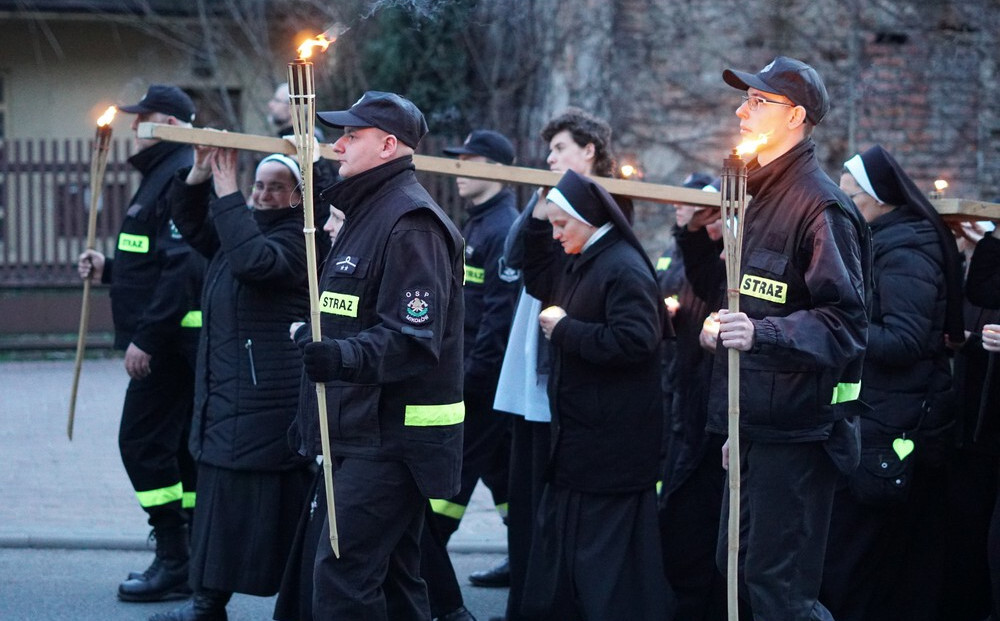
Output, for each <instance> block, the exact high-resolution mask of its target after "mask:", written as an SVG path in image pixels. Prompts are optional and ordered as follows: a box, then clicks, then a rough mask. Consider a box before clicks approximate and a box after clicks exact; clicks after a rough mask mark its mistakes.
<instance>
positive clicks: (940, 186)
mask: <svg viewBox="0 0 1000 621" xmlns="http://www.w3.org/2000/svg"><path fill="white" fill-rule="evenodd" d="M934 189H935V190H937V191H938V192H944V191H945V190H946V189H948V182H947V181H945V180H944V179H937V180H935V181H934Z"/></svg>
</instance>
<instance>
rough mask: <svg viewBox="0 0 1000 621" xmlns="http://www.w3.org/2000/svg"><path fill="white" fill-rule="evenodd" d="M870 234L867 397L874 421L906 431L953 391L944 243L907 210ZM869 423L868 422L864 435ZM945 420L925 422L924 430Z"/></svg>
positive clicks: (877, 222) (887, 217)
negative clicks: (946, 339)
mask: <svg viewBox="0 0 1000 621" xmlns="http://www.w3.org/2000/svg"><path fill="white" fill-rule="evenodd" d="M871 229H872V251H873V252H872V258H873V266H874V270H873V275H874V281H875V287H874V290H873V296H872V318H871V323H870V324H869V327H868V351H867V355H866V357H865V366H864V372H863V374H862V381H861V399H862V401H864V402H865V403H867V404H868V405H870V406H871V407H872V409H873V410H874V412H873V413H872V414H871V418H874V419H877V420H878V421H879V422H881V423H882V424H884V425H887V426H889V427H892V428H894V429H893V431H894V432H895V431H897V430H902V431H906V430H910V429H913V428H915V427H916V426H917V425H918V423H920V422H921V417H922V414H923V412H924V404H925V402H926V403H930V402H932V401H933V400H934V399H936V398H940V397H941V396H942V395H943V394H944V393H945V392H946V391H947V390H948V389H949V388H950V387H951V370H950V367H949V359H948V353H947V350H946V348H945V342H944V318H945V303H946V291H945V282H944V280H945V279H944V268H943V258H942V256H941V243H940V241H939V238H938V235H937V232H936V231H935V229H934V227H933V225H932V224H931V223H930V222H928V221H927V220H925V219H924V218H922V217H920V216H919V215H917V214H915V213H913V212H912V211H910V210H908V209H907V208H906V207H899V208H897V209H894V210H893V211H890V212H889V213H887V214H884V215H882V216H879V217H878V218H876V219H874V220H873V221H872V222H871ZM942 414H943V413H942ZM869 420H870V418H867V417H866V418H864V419H862V435H863V436H864V435H866V432H867V431H868V430H867V429H866V427H867V425H866V423H868V422H869ZM946 422H947V421H943V420H928V419H926V418H925V419H924V421H923V425H922V427H923V428H924V429H925V430H926V429H930V428H933V427H939V426H941V425H942V424H944V423H946Z"/></svg>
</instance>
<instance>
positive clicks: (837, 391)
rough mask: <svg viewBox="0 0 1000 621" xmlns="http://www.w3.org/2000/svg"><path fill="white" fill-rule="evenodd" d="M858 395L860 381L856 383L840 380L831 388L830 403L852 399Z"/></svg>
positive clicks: (859, 393) (859, 392)
mask: <svg viewBox="0 0 1000 621" xmlns="http://www.w3.org/2000/svg"><path fill="white" fill-rule="evenodd" d="M859 396H861V382H858V383H856V384H854V383H848V382H841V383H839V384H837V385H836V386H835V387H834V388H833V400H832V401H830V404H831V405H832V404H834V403H844V402H845V401H854V400H855V399H857V398H858V397H859Z"/></svg>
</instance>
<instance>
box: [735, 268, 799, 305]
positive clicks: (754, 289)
mask: <svg viewBox="0 0 1000 621" xmlns="http://www.w3.org/2000/svg"><path fill="white" fill-rule="evenodd" d="M740 293H742V294H743V295H749V296H750V297H752V298H759V299H761V300H767V301H769V302H777V303H778V304H784V303H785V300H786V299H787V298H788V285H786V284H785V283H783V282H779V281H777V280H770V279H768V278H761V277H760V276H751V275H750V274H744V275H743V282H742V283H740Z"/></svg>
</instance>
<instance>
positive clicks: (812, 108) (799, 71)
mask: <svg viewBox="0 0 1000 621" xmlns="http://www.w3.org/2000/svg"><path fill="white" fill-rule="evenodd" d="M722 79H723V80H725V81H726V84H728V85H729V86H732V87H733V88H738V89H739V90H741V91H745V90H747V89H748V88H756V89H757V90H760V91H764V92H767V93H777V94H779V95H784V96H785V97H788V98H789V99H790V100H792V103H794V104H795V105H797V106H802V107H803V108H805V111H806V118H807V119H809V122H810V123H812V124H813V125H819V122H820V121H822V120H823V117H824V116H826V113H827V112H829V111H830V96H829V95H827V93H826V86H825V85H824V84H823V78H821V77H819V73H817V72H816V70H815V69H813V68H812V67H811V66H809V65H807V64H805V63H804V62H802V61H801V60H795V59H794V58H788V57H787V56H778V57H777V58H775V59H774V60H772V61H771V62H769V63H768V64H767V66H766V67H764V68H763V69H761V70H760V71H758V72H757V73H755V74H754V73H746V72H743V71H735V70H733V69H726V70H725V71H723V72H722Z"/></svg>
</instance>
